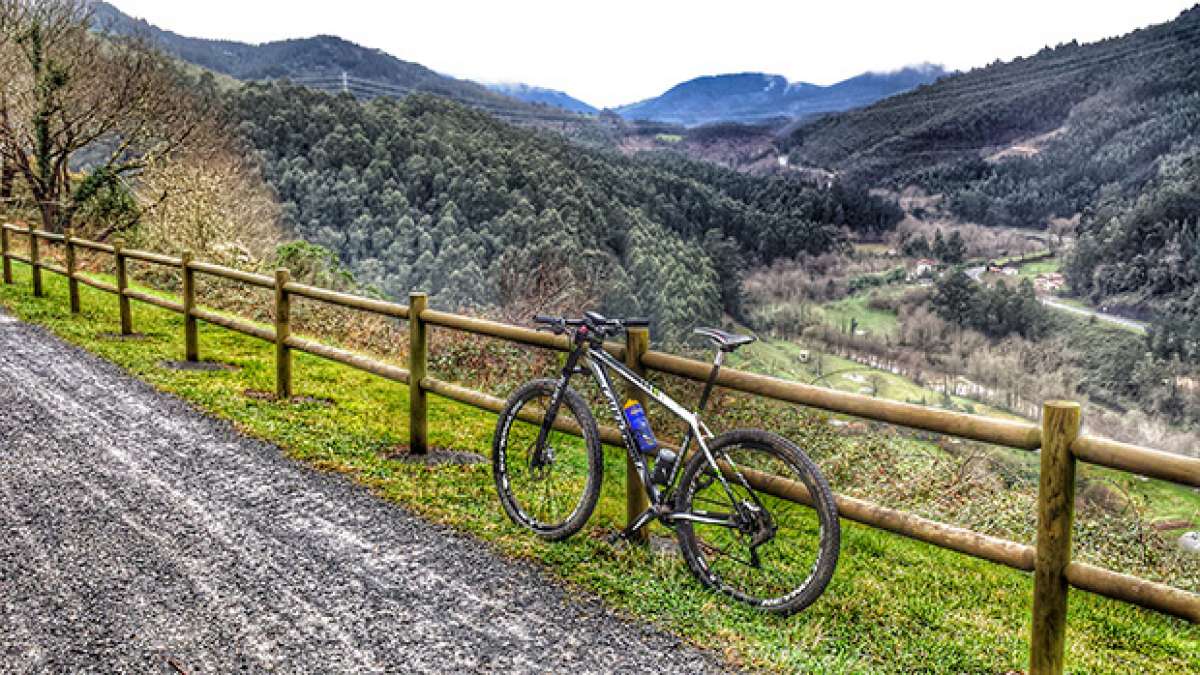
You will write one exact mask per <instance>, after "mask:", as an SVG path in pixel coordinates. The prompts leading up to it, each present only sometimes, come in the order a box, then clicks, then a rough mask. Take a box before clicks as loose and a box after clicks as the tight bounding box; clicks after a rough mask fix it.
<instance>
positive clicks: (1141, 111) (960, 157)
mask: <svg viewBox="0 0 1200 675" xmlns="http://www.w3.org/2000/svg"><path fill="white" fill-rule="evenodd" d="M1198 111H1200V7H1196V8H1193V9H1191V10H1189V11H1187V12H1185V13H1183V14H1182V15H1180V16H1179V18H1177V19H1176V20H1175V21H1172V22H1169V23H1165V24H1161V25H1157V26H1152V27H1149V28H1145V29H1142V30H1137V31H1134V32H1132V33H1130V34H1128V35H1125V36H1122V37H1117V38H1111V39H1107V40H1103V41H1100V42H1097V43H1093V44H1086V45H1080V44H1077V43H1075V42H1071V43H1068V44H1063V45H1058V46H1057V47H1055V48H1053V49H1051V48H1046V49H1043V50H1042V51H1040V52H1038V53H1037V54H1035V55H1033V56H1030V57H1028V58H1018V59H1015V60H1013V61H1011V62H1007V63H995V64H992V65H990V66H988V67H986V68H980V69H977V70H974V71H971V72H968V73H964V74H960V75H955V76H951V77H946V78H943V79H941V80H939V81H938V82H936V83H934V84H931V85H928V86H923V87H919V88H918V89H916V90H915V91H912V92H909V93H906V94H901V95H898V96H895V97H892V98H889V99H886V100H884V101H881V102H879V103H876V104H875V105H872V106H870V107H867V108H864V109H861V110H855V111H850V112H846V113H842V114H837V115H831V116H827V117H824V118H822V119H820V120H816V121H813V122H811V123H808V124H802V125H800V126H799V127H798V128H796V129H795V130H794V131H793V132H792V134H791V135H790V137H789V138H788V140H787V141H786V146H787V147H788V149H789V150H790V152H791V155H792V159H793V161H794V162H795V163H800V164H809V165H818V166H822V167H826V168H833V169H838V170H840V171H843V172H846V173H849V174H851V175H853V176H855V177H857V178H861V179H865V180H868V181H872V182H883V183H889V184H892V185H894V186H898V187H903V186H905V185H908V184H913V183H915V184H919V185H922V186H924V187H926V188H927V189H929V190H930V191H932V192H938V193H943V194H945V195H946V196H947V198H948V203H949V205H950V206H951V208H952V209H953V210H954V211H955V212H956V213H957V214H958V215H959V216H961V217H963V218H966V219H969V220H972V221H976V222H980V223H984V224H992V225H1013V226H1023V227H1031V226H1033V227H1036V226H1040V225H1043V224H1044V223H1045V222H1046V221H1047V219H1049V218H1052V217H1056V216H1058V217H1070V216H1072V215H1073V214H1075V213H1079V212H1081V211H1083V210H1084V209H1086V208H1087V207H1089V206H1092V205H1094V204H1096V203H1097V202H1098V201H1099V200H1100V199H1101V198H1102V197H1103V198H1104V199H1112V198H1114V197H1119V198H1124V199H1130V198H1133V197H1135V196H1136V195H1137V194H1138V193H1139V192H1140V191H1141V190H1142V189H1143V188H1144V187H1145V186H1146V185H1147V184H1148V183H1149V182H1150V181H1151V180H1152V179H1154V177H1155V176H1156V175H1157V173H1158V171H1159V165H1160V161H1161V160H1162V159H1163V158H1164V157H1168V156H1172V155H1184V154H1188V153H1192V152H1195V150H1196V148H1197V147H1200V141H1198V139H1200V133H1198V132H1200V113H1198Z"/></svg>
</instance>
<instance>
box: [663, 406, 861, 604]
mask: <svg viewBox="0 0 1200 675" xmlns="http://www.w3.org/2000/svg"><path fill="white" fill-rule="evenodd" d="M709 450H710V451H711V452H712V454H713V457H714V458H715V459H716V460H717V463H718V465H720V466H721V469H722V473H723V474H724V475H725V476H726V479H727V481H728V482H729V485H730V487H731V488H732V490H733V493H734V498H733V499H730V496H729V494H728V493H727V492H726V491H725V488H724V487H723V486H722V485H721V483H720V481H718V480H717V476H716V472H715V471H714V470H713V468H712V467H711V465H710V464H709V463H708V461H707V460H706V459H705V457H704V454H703V453H699V452H697V453H696V454H695V455H694V456H693V457H692V459H691V460H690V461H689V462H688V466H687V469H686V470H685V471H684V475H683V479H682V481H681V483H680V490H679V492H678V495H677V496H676V502H675V509H676V511H678V512H680V513H693V512H708V513H709V514H729V515H731V517H732V518H733V519H734V520H735V521H736V522H737V523H738V525H739V526H738V527H728V526H723V525H716V524H710V523H697V522H691V521H687V520H678V521H676V522H678V524H679V525H678V528H677V531H678V534H679V546H680V549H681V550H682V552H683V556H684V559H686V560H687V563H688V567H689V568H690V569H691V570H692V572H693V573H694V574H695V575H696V576H697V577H698V578H699V579H700V580H701V581H702V582H703V583H704V584H705V585H707V586H709V587H710V588H713V589H715V590H718V591H720V592H722V593H725V594H727V595H729V596H731V597H733V598H736V599H737V600H740V601H742V602H745V603H748V604H750V605H752V606H754V607H757V608H759V609H761V610H763V611H767V612H772V613H777V614H792V613H794V612H798V611H800V610H802V609H804V608H805V607H807V606H809V605H810V604H812V603H813V602H814V601H816V599H817V598H818V597H820V595H821V593H822V592H824V590H825V587H826V586H827V585H828V584H829V580H830V579H832V578H833V573H834V570H835V569H836V567H837V559H838V552H839V549H840V546H841V529H840V526H839V524H838V515H837V506H836V505H835V504H834V500H833V492H832V491H831V490H830V489H829V485H828V484H827V483H826V482H825V479H824V477H823V476H822V475H821V472H820V470H819V469H818V468H817V466H816V464H814V463H813V462H812V460H811V459H809V458H808V456H807V455H805V454H804V453H803V452H802V451H801V450H800V449H799V448H798V447H796V446H795V445H794V444H793V443H791V442H790V441H788V440H787V439H785V438H782V437H781V436H778V435H776V434H772V433H769V432H765V431H760V430H757V429H742V430H738V431H731V432H729V433H726V434H722V435H721V436H718V437H717V438H716V439H714V440H713V442H712V444H711V445H710V446H709ZM738 473H740V474H741V475H742V476H744V477H745V478H746V479H747V480H746V483H748V484H749V486H750V487H749V488H747V485H746V484H744V483H743V481H742V480H740V479H739V477H738ZM764 476H778V477H780V478H785V479H788V480H791V481H795V482H796V483H799V484H801V485H803V486H804V487H805V488H806V489H807V491H808V494H809V495H810V496H811V497H812V499H811V501H812V506H811V507H810V506H807V505H803V504H797V503H795V502H791V501H788V500H785V499H781V498H779V497H776V496H775V495H772V494H770V493H768V492H766V491H764V490H763V489H761V488H762V487H763V486H764V482H763V481H760V480H757V479H758V478H761V477H764Z"/></svg>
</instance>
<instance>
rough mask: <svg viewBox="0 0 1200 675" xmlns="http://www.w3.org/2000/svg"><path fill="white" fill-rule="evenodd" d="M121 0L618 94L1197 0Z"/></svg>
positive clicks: (258, 37) (1056, 28) (862, 66)
mask: <svg viewBox="0 0 1200 675" xmlns="http://www.w3.org/2000/svg"><path fill="white" fill-rule="evenodd" d="M110 2H113V4H114V5H116V6H117V7H119V8H120V9H121V10H122V11H124V12H126V13H128V14H132V15H134V16H137V17H141V18H145V19H146V20H148V21H150V22H151V23H153V24H156V25H158V26H159V27H160V28H165V29H168V30H172V31H175V32H177V33H180V34H183V35H190V36H196V37H208V38H225V39H231V40H239V41H244V42H265V41H269V40H278V39H283V38H290V37H308V36H311V35H316V34H322V33H323V34H332V35H338V36H340V37H343V38H346V39H348V40H352V41H354V42H358V43H360V44H363V45H366V46H369V47H376V48H379V49H382V50H384V51H386V52H389V53H391V54H393V55H395V56H397V57H399V58H402V59H405V60H408V61H416V62H418V63H421V64H424V65H426V66H429V67H430V68H433V69H434V70H437V71H439V72H443V73H447V74H451V75H454V76H457V77H466V78H470V79H475V80H480V81H487V82H526V83H528V84H533V85H537V86H541V87H548V88H552V89H560V90H563V91H566V92H567V93H570V94H571V95H573V96H576V97H579V98H581V99H583V100H585V101H587V102H589V103H592V104H593V105H599V106H612V105H618V104H621V103H629V102H632V101H635V100H639V99H643V98H647V97H650V96H655V95H657V94H659V93H661V92H663V91H665V90H666V89H667V88H669V87H670V86H672V85H674V84H676V83H678V82H680V81H682V80H686V79H690V78H692V77H697V76H700V75H711V74H718V73H729V72H743V71H763V72H768V73H778V74H780V75H784V76H785V77H787V78H788V79H789V80H791V81H805V82H813V83H817V84H829V83H832V82H836V81H838V80H841V79H845V78H847V77H852V76H854V75H857V74H859V73H861V72H864V71H868V70H874V71H888V70H895V69H896V68H899V67H902V66H904V65H907V64H911V63H923V62H932V63H941V64H945V65H946V66H947V67H949V68H952V69H967V68H971V67H974V66H980V65H985V64H987V63H989V62H991V61H994V60H995V59H997V58H1000V59H1010V58H1013V57H1015V56H1021V55H1027V54H1032V53H1034V52H1036V51H1037V50H1038V49H1040V48H1041V47H1043V46H1045V45H1054V44H1057V43H1060V42H1068V41H1070V40H1072V39H1078V40H1079V41H1081V42H1089V41H1093V40H1097V39H1101V38H1104V37H1109V36H1113V35H1119V34H1122V33H1126V32H1129V31H1131V30H1133V29H1135V28H1139V27H1142V26H1146V25H1149V24H1152V23H1160V22H1163V21H1168V20H1170V19H1173V18H1174V17H1175V16H1177V15H1178V14H1179V12H1181V11H1183V10H1184V9H1186V8H1187V7H1189V6H1190V5H1191V4H1192V3H1193V2H1194V0H1179V1H1176V0H1141V1H1139V2H1127V1H1124V0H1121V1H1117V2H1113V1H1107V2H1103V1H1097V0H1092V1H1090V2H1089V1H1082V0H1069V1H1060V2H1055V1H1054V0H1009V1H1007V2H1000V3H987V4H984V3H981V2H964V1H962V0H957V1H936V0H929V1H922V2H890V1H881V2H865V1H862V0H839V1H836V2H829V1H828V0H819V1H815V2H814V1H812V0H793V1H790V2H788V1H784V2H767V1H764V0H741V1H737V2H732V1H729V0H723V1H713V0H694V1H692V2H677V1H657V2H656V1H655V0H649V1H647V0H638V1H633V0H608V1H607V2H595V1H593V2H587V3H583V2H571V1H569V0H557V1H549V0H507V1H504V2H495V1H489V2H470V1H467V0H435V1H433V2H430V1H428V0H422V1H420V2H412V1H410V0H401V1H393V2H380V1H379V0H374V1H372V0H340V1H339V2H333V3H331V2H328V1H321V2H316V1H312V0H290V1H280V0H258V1H254V2H247V1H246V0H206V1H205V2H194V1H192V0H110Z"/></svg>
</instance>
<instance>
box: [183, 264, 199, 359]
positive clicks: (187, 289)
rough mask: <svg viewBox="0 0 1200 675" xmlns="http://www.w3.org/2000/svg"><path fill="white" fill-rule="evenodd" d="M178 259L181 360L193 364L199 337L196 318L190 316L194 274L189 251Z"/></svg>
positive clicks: (192, 307) (192, 306)
mask: <svg viewBox="0 0 1200 675" xmlns="http://www.w3.org/2000/svg"><path fill="white" fill-rule="evenodd" d="M179 259H180V261H181V262H182V264H181V265H180V270H181V271H182V274H183V358H184V360H186V361H188V362H190V363H195V362H197V361H199V360H200V336H199V331H198V330H197V326H196V317H195V316H193V315H192V310H194V309H195V308H196V272H195V271H193V270H192V267H191V266H192V252H191V251H184V252H183V253H182V254H180V256H179Z"/></svg>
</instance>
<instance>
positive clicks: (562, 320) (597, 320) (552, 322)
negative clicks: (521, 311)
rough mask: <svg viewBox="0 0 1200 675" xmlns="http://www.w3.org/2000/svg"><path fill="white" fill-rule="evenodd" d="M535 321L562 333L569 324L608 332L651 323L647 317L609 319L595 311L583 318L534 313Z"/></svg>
mask: <svg viewBox="0 0 1200 675" xmlns="http://www.w3.org/2000/svg"><path fill="white" fill-rule="evenodd" d="M533 321H534V323H540V324H543V325H546V326H548V327H550V329H551V330H553V331H554V332H556V333H561V332H563V331H565V330H566V329H567V327H568V326H587V327H588V328H591V329H592V330H595V331H598V332H607V331H608V330H610V329H617V330H624V329H626V328H641V327H646V326H649V325H650V319H647V318H645V317H632V318H628V319H609V318H606V317H603V316H600V315H599V314H596V313H595V312H587V313H585V314H584V317H583V318H581V319H568V318H566V317H562V316H548V315H546V314H535V315H533Z"/></svg>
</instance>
